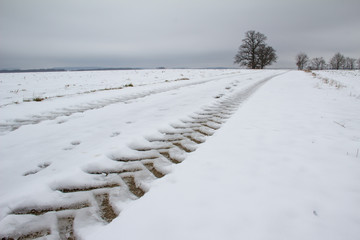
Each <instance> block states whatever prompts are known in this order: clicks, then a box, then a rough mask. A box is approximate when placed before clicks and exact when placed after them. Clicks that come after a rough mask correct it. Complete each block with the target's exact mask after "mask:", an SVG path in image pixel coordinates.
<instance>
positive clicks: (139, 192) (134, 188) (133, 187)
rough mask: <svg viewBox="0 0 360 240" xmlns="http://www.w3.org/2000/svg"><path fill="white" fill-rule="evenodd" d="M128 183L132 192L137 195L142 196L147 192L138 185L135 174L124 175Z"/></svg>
mask: <svg viewBox="0 0 360 240" xmlns="http://www.w3.org/2000/svg"><path fill="white" fill-rule="evenodd" d="M122 179H123V180H124V182H125V183H126V185H127V186H128V187H129V190H130V192H132V193H133V194H134V195H135V196H137V197H139V198H140V197H142V196H144V194H145V191H144V190H142V189H141V188H139V187H137V186H136V182H135V178H134V177H133V176H127V177H122Z"/></svg>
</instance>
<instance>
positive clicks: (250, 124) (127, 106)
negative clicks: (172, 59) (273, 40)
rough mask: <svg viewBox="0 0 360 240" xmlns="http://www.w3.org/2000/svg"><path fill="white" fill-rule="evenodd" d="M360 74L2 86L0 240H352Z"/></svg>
mask: <svg viewBox="0 0 360 240" xmlns="http://www.w3.org/2000/svg"><path fill="white" fill-rule="evenodd" d="M359 75H360V74H359V71H336V72H334V71H317V72H314V73H313V74H312V73H304V72H298V71H290V72H287V71H281V70H277V71H274V70H262V71H250V70H146V71H145V70H144V71H113V72H70V73H38V74H34V73H28V74H1V75H0V84H1V88H0V89H1V90H0V91H1V96H0V97H1V103H0V105H1V107H0V126H1V129H0V131H1V136H0V144H1V149H0V161H1V162H0V163H1V168H0V184H1V186H0V196H1V199H0V236H1V237H15V238H16V237H28V238H36V237H43V238H47V239H58V238H59V237H60V238H61V239H66V238H68V237H70V238H71V237H72V238H74V237H76V238H79V239H118V238H121V239H358V237H359V236H360V230H359V229H360V205H359V202H360V185H359V182H360V153H359V148H360V106H359V105H360V99H359V97H358V96H360V91H359V89H360V88H359V86H360V77H359ZM325 79H328V80H325ZM19 84H21V85H19ZM36 84H38V85H36ZM130 84H132V85H133V87H131V86H130ZM17 89H19V90H18V91H17ZM24 89H25V90H24ZM36 98H40V99H42V98H43V100H42V101H40V102H37V101H33V100H34V99H36ZM24 100H25V101H24ZM195 150H196V151H195ZM182 161H183V162H182ZM180 162H181V164H177V163H180ZM145 193H146V194H145ZM133 200H136V201H133Z"/></svg>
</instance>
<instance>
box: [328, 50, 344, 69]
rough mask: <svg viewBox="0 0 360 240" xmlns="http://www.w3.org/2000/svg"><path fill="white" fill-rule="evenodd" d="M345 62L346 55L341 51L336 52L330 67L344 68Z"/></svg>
mask: <svg viewBox="0 0 360 240" xmlns="http://www.w3.org/2000/svg"><path fill="white" fill-rule="evenodd" d="M344 64H345V57H344V56H343V55H342V54H341V53H336V54H335V55H334V56H333V57H332V58H331V59H330V63H329V65H330V67H331V68H332V69H336V70H338V69H340V68H344Z"/></svg>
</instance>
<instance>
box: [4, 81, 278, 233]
mask: <svg viewBox="0 0 360 240" xmlns="http://www.w3.org/2000/svg"><path fill="white" fill-rule="evenodd" d="M278 75H279V74H278ZM275 76H277V75H274V76H272V77H268V78H266V79H263V80H261V81H259V82H257V83H255V84H253V85H252V86H250V87H247V88H246V89H243V90H242V91H239V92H237V93H232V94H229V96H224V97H223V98H222V99H219V100H217V102H216V103H215V104H213V105H211V106H208V107H205V108H203V109H201V110H200V111H198V112H196V113H194V114H192V115H190V116H187V117H186V118H185V119H181V120H180V121H179V123H177V124H171V125H170V126H171V128H170V129H168V130H166V131H161V132H159V134H158V135H157V136H156V137H148V138H146V139H147V142H146V144H145V143H144V144H143V146H136V147H130V148H131V150H132V151H133V153H134V154H132V155H131V156H127V155H121V156H110V157H109V159H110V160H112V161H116V162H119V164H121V165H119V167H117V168H115V167H114V168H103V169H101V168H100V167H97V168H96V169H89V170H86V173H87V174H90V175H93V176H96V178H97V179H102V183H101V184H96V185H94V184H90V183H89V184H88V185H73V186H68V187H59V188H57V189H55V191H58V192H59V193H60V194H63V195H64V196H65V195H66V196H74V199H79V197H75V196H82V197H83V199H84V200H83V201H79V200H78V201H77V202H70V203H66V204H62V205H52V204H51V203H49V205H48V206H40V205H36V206H32V205H29V206H26V207H21V208H18V209H13V210H12V211H11V212H10V213H9V215H11V216H13V217H21V216H24V215H27V216H33V217H36V218H39V222H42V226H41V228H40V229H39V226H38V225H35V226H34V227H33V229H32V228H31V223H27V228H26V230H24V229H23V228H22V226H21V225H19V226H18V227H17V231H16V232H13V233H7V234H6V235H3V234H1V233H0V237H1V238H2V239H35V238H38V237H44V236H49V235H51V236H57V237H58V238H59V239H76V224H74V223H75V222H76V219H77V216H78V215H79V212H80V211H82V212H87V214H88V215H91V214H92V215H93V216H95V217H96V218H97V219H98V220H99V221H102V222H104V223H110V222H111V221H112V220H113V219H115V218H116V217H117V216H118V215H119V214H121V213H120V211H119V209H117V208H116V206H115V205H114V202H117V201H121V198H126V199H133V200H135V199H138V198H141V197H142V196H143V195H144V194H146V192H147V191H148V188H147V187H146V183H147V182H150V181H153V180H155V179H157V178H162V177H163V176H165V175H166V174H167V173H168V172H167V171H166V166H169V165H171V164H179V163H181V162H182V161H183V160H184V159H186V156H187V155H188V154H191V152H193V151H195V150H196V149H197V148H198V146H199V145H200V144H203V143H204V142H205V141H206V139H207V138H208V137H210V136H212V135H213V134H214V133H215V131H216V130H218V129H219V128H220V127H221V125H222V124H223V123H224V122H225V121H226V119H228V118H229V117H230V116H231V115H232V114H233V113H234V112H235V111H236V110H237V109H238V107H239V106H240V105H241V104H242V103H243V102H244V101H245V100H246V99H247V98H249V97H250V96H251V95H252V94H253V93H254V92H255V91H256V90H257V89H258V88H260V87H261V86H262V85H263V84H265V83H266V82H267V81H268V80H270V79H271V78H273V77H275ZM69 194H72V195H69ZM119 196H120V197H119ZM67 199H71V198H67ZM49 216H55V219H57V221H56V224H54V222H47V221H46V217H49ZM19 222H20V221H19ZM29 226H30V227H29ZM22 231H24V232H22ZM19 232H20V233H19Z"/></svg>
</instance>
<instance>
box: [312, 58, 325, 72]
mask: <svg viewBox="0 0 360 240" xmlns="http://www.w3.org/2000/svg"><path fill="white" fill-rule="evenodd" d="M325 66H326V62H325V60H324V58H323V57H316V58H313V59H312V60H311V69H314V70H323V69H324V68H325Z"/></svg>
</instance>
